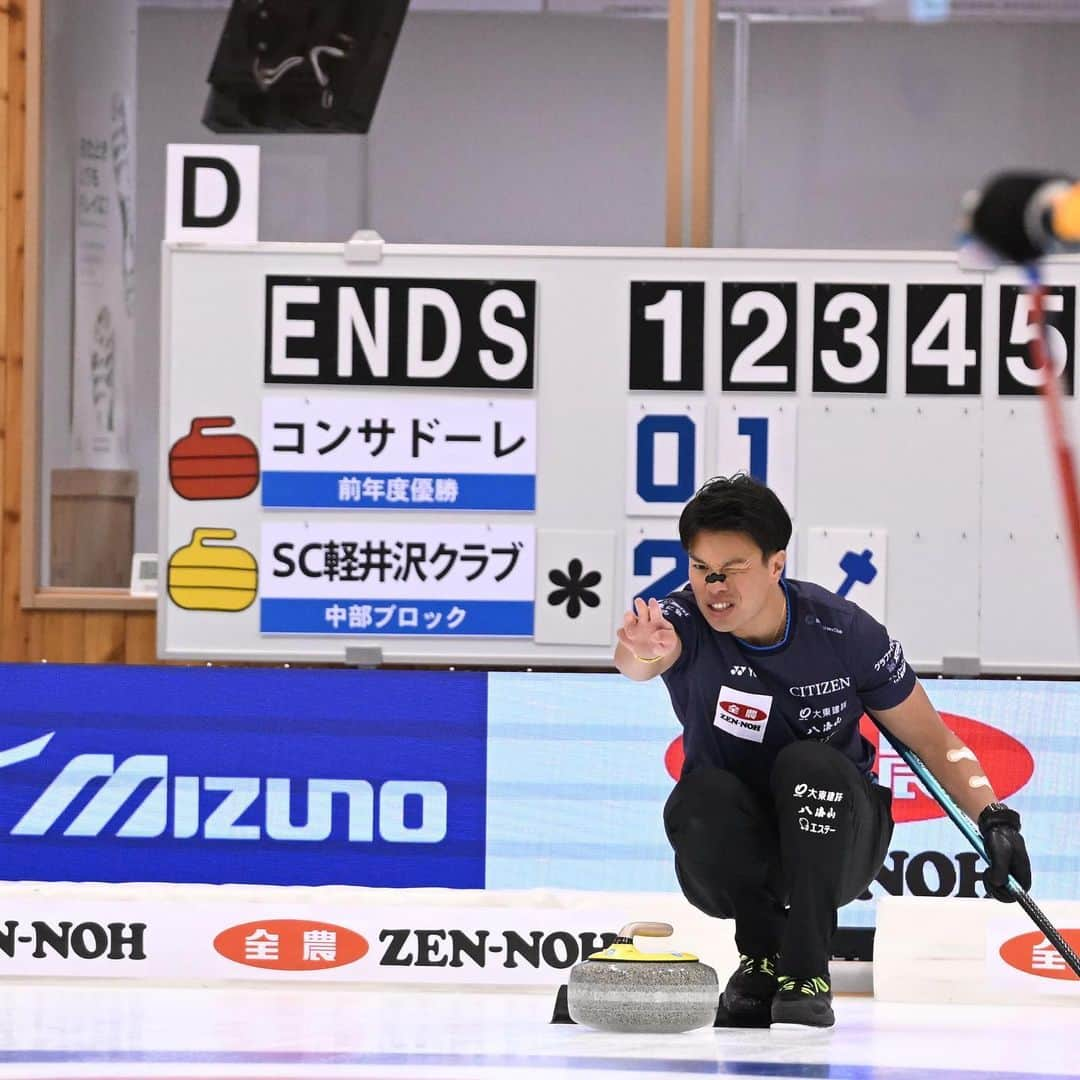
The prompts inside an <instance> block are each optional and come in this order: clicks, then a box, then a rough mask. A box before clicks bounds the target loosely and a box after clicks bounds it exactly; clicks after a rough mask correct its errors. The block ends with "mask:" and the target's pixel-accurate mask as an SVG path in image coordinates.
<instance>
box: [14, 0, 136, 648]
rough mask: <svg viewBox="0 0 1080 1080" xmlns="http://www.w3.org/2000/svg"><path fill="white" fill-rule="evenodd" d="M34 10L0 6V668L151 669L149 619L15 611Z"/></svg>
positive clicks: (20, 541) (21, 540) (18, 600)
mask: <svg viewBox="0 0 1080 1080" xmlns="http://www.w3.org/2000/svg"><path fill="white" fill-rule="evenodd" d="M40 4H41V0H0V163H2V165H0V661H2V662H11V661H39V660H49V661H53V662H70V663H79V662H86V663H131V664H146V663H154V662H155V660H156V655H155V645H154V635H155V627H154V621H155V620H154V614H153V612H145V611H138V612H125V611H93V610H55V609H46V610H42V609H24V608H23V606H22V597H21V595H20V582H19V576H20V565H21V558H22V550H23V545H24V544H27V543H33V542H34V541H33V537H29V536H24V535H23V530H22V510H21V505H22V497H23V485H24V482H25V480H24V468H23V466H24V454H26V453H30V452H34V453H36V448H31V447H26V446H24V445H23V430H24V424H23V420H24V414H23V372H24V315H23V298H24V291H25V290H26V289H27V288H30V287H31V283H30V282H28V281H27V280H26V242H27V237H28V236H32V235H33V230H34V228H35V227H36V225H35V223H34V222H32V221H31V220H29V218H30V215H31V214H32V213H33V210H32V208H28V200H27V198H26V193H27V153H26V134H27V85H28V83H27V71H28V65H27V41H28V36H29V35H28V20H29V18H30V16H32V15H34V14H35V7H39V6H40ZM31 59H33V58H31ZM30 69H31V70H34V71H37V70H40V65H39V64H37V63H32V64H31V65H30ZM32 134H33V133H32ZM31 201H33V202H35V203H36V200H31Z"/></svg>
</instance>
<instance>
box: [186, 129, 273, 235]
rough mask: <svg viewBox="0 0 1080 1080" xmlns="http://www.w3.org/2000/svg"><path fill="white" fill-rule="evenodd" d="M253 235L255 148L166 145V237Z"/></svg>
mask: <svg viewBox="0 0 1080 1080" xmlns="http://www.w3.org/2000/svg"><path fill="white" fill-rule="evenodd" d="M258 238H259V148H258V147H257V146H220V145H218V144H216V143H214V144H210V145H205V146H202V145H195V144H187V143H181V144H176V143H173V144H170V145H169V148H168V171H167V178H166V188H165V239H166V240H170V241H171V240H206V241H218V240H225V241H229V242H234V243H243V242H246V241H255V240H258Z"/></svg>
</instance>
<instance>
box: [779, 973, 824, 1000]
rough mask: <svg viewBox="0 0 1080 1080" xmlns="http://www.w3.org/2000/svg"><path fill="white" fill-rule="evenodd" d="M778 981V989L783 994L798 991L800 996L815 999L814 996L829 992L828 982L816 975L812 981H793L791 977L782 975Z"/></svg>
mask: <svg viewBox="0 0 1080 1080" xmlns="http://www.w3.org/2000/svg"><path fill="white" fill-rule="evenodd" d="M778 981H779V987H778V989H779V990H780V991H781V993H783V992H787V993H790V992H791V991H792V990H795V989H798V991H799V993H800V994H806V996H807V997H813V995H814V994H827V993H828V992H829V982H828V980H827V979H823V978H821V976H820V975H815V976H814V977H813V978H812V979H793V978H792V977H791V976H790V975H780V976H778Z"/></svg>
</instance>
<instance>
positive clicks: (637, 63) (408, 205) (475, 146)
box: [371, 14, 667, 245]
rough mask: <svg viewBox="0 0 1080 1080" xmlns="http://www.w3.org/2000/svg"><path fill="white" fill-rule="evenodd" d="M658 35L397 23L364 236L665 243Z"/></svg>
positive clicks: (608, 28)
mask: <svg viewBox="0 0 1080 1080" xmlns="http://www.w3.org/2000/svg"><path fill="white" fill-rule="evenodd" d="M666 34H667V28H666V24H665V23H663V22H661V21H658V20H648V21H644V20H641V21H639V20H627V19H621V20H620V19H590V18H576V17H574V16H537V15H518V16H503V17H499V16H497V15H417V14H412V15H409V16H408V17H407V18H406V20H405V27H404V30H403V32H402V35H401V39H400V41H399V43H398V47H397V51H396V52H395V54H394V59H393V62H392V64H391V66H390V71H389V74H388V76H387V80H386V85H385V88H384V90H383V95H382V99H381V100H380V102H379V107H378V110H377V111H376V113H375V121H374V123H373V124H372V130H371V141H372V147H371V150H372V154H371V205H372V224H373V226H374V227H375V228H377V229H378V230H379V232H381V233H382V235H383V236H384V237H385V238H386V239H387V240H391V241H394V242H400V243H405V242H412V243H420V242H425V243H480V244H495V243H498V244H507V243H510V244H590V245H591V244H600V245H612V244H630V245H655V244H663V242H664V171H665V153H666V149H665V115H666V105H665V100H664V98H665V92H666V78H667V76H666V63H667V51H666V50H667V37H666Z"/></svg>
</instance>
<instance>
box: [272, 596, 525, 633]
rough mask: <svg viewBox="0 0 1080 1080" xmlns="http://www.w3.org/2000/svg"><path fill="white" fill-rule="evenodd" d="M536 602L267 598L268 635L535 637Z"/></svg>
mask: <svg viewBox="0 0 1080 1080" xmlns="http://www.w3.org/2000/svg"><path fill="white" fill-rule="evenodd" d="M533 611H534V607H533V603H532V601H531V600H464V599H463V600H386V599H383V600H373V599H366V600H365V599H353V600H311V599H306V598H300V599H294V598H292V597H279V596H264V597H263V598H262V599H261V600H260V601H259V630H260V631H261V632H262V633H264V634H351V635H354V636H355V635H357V634H375V635H379V636H381V635H383V634H410V635H415V636H418V637H532V632H533Z"/></svg>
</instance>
